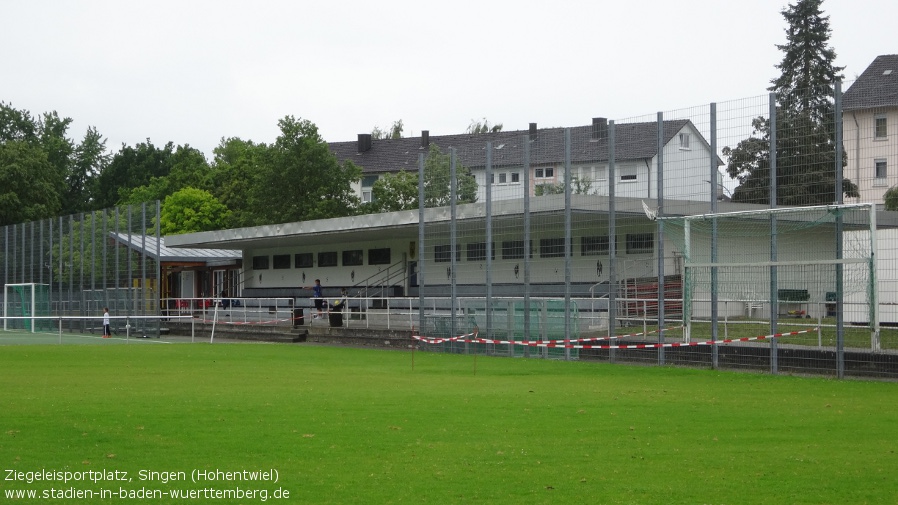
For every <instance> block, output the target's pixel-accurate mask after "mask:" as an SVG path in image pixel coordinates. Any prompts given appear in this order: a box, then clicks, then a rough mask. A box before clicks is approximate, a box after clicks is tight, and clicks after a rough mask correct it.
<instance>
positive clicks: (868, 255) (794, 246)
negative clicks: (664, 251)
mask: <svg viewBox="0 0 898 505" xmlns="http://www.w3.org/2000/svg"><path fill="white" fill-rule="evenodd" d="M663 220H664V231H665V235H666V237H667V238H668V239H669V240H670V241H671V242H673V243H674V244H675V246H676V247H677V248H678V249H679V254H680V255H681V256H682V263H681V268H682V272H681V273H682V275H683V280H684V286H683V306H684V307H683V317H684V323H686V324H689V322H690V321H692V320H693V319H708V318H710V316H711V313H712V310H711V308H712V305H711V300H712V296H716V299H717V305H716V307H717V309H718V314H719V315H718V317H719V318H720V319H723V318H724V317H728V318H739V317H744V318H757V319H771V318H787V317H796V318H814V319H823V318H827V317H836V316H837V314H836V307H837V302H838V301H839V300H841V301H842V302H843V317H844V320H845V321H847V322H852V323H863V324H870V325H871V326H873V327H875V326H876V325H877V324H878V321H877V314H876V306H877V303H876V282H875V281H876V265H875V262H874V249H875V243H876V241H875V232H874V230H875V227H876V225H875V211H874V209H873V207H872V206H871V205H869V204H859V205H829V206H813V207H790V208H776V209H764V210H755V211H745V212H730V213H717V214H705V215H698V216H685V217H670V218H663Z"/></svg>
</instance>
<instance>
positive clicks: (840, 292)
mask: <svg viewBox="0 0 898 505" xmlns="http://www.w3.org/2000/svg"><path fill="white" fill-rule="evenodd" d="M833 98H834V101H835V103H834V106H833V123H834V124H833V126H835V134H836V138H835V141H836V145H835V148H836V156H835V162H834V167H833V168H834V170H835V188H834V189H835V193H836V195H835V197H836V199H835V202H836V204H841V203H842V193H843V189H842V175H843V174H842V119H841V118H842V82H841V81H839V80H836V82H835V87H834V89H833ZM843 233H844V227H843V218H842V213H841V212H840V213H839V214H838V215H837V216H836V236H835V237H833V238H835V241H836V259H838V260H841V259H842V256H843V250H842V248H843V247H844V237H843ZM844 281H845V278H844V266H843V265H842V263H836V377H838V378H839V379H844V378H845V317H844V314H843V313H842V311H843V309H844V307H845V305H844V303H845V302H844V301H843V298H844V296H845V284H844ZM870 322H871V323H872V322H873V321H870Z"/></svg>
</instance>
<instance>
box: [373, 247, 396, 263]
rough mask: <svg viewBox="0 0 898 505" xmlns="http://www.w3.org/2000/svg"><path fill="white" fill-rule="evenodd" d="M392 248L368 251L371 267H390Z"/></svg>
mask: <svg viewBox="0 0 898 505" xmlns="http://www.w3.org/2000/svg"><path fill="white" fill-rule="evenodd" d="M390 261H391V260H390V248H389V247H384V248H382V249H368V264H369V265H389V264H390Z"/></svg>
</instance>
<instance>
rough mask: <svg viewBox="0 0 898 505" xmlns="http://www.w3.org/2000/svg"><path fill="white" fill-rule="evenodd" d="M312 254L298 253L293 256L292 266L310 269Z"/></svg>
mask: <svg viewBox="0 0 898 505" xmlns="http://www.w3.org/2000/svg"><path fill="white" fill-rule="evenodd" d="M313 258H314V256H313V255H312V253H298V254H296V255H295V256H293V266H294V267H296V268H312V259H313Z"/></svg>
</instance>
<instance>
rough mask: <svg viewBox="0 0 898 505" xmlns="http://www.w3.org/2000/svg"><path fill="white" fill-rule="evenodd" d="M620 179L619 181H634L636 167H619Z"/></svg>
mask: <svg viewBox="0 0 898 505" xmlns="http://www.w3.org/2000/svg"><path fill="white" fill-rule="evenodd" d="M620 181H621V182H635V181H636V167H627V168H621V169H620Z"/></svg>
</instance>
